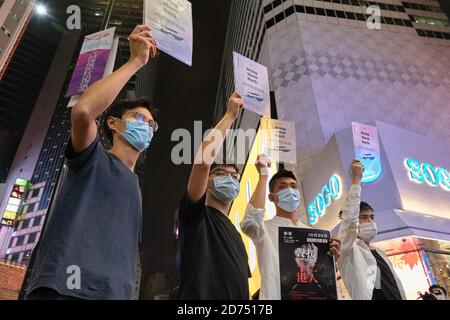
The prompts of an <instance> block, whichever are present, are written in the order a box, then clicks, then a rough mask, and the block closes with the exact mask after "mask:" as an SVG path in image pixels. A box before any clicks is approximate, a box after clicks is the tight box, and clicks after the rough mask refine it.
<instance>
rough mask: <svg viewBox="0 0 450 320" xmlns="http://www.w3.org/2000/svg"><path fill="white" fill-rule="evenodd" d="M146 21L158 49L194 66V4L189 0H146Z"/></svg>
mask: <svg viewBox="0 0 450 320" xmlns="http://www.w3.org/2000/svg"><path fill="white" fill-rule="evenodd" d="M144 21H145V24H146V25H147V26H149V27H150V28H151V29H152V31H151V33H152V35H153V37H154V38H155V40H156V43H157V45H158V49H160V50H162V51H164V52H165V53H167V54H168V55H170V56H172V57H174V58H176V59H178V60H180V61H181V62H183V63H185V64H187V65H188V66H192V52H193V37H194V32H193V26H192V4H191V3H190V2H189V1H187V0H145V1H144Z"/></svg>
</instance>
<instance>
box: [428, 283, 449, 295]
mask: <svg viewBox="0 0 450 320" xmlns="http://www.w3.org/2000/svg"><path fill="white" fill-rule="evenodd" d="M434 289H441V290H442V291H444V294H445V296H448V293H447V289H445V288H444V287H441V286H440V285H437V284H433V285H432V286H431V287H430V288H429V289H428V290H429V291H430V292H431V293H432V291H433V290H434Z"/></svg>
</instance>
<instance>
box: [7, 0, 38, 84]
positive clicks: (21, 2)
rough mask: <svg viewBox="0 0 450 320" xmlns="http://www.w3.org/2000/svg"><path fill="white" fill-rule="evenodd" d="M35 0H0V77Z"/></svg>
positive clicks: (30, 14)
mask: <svg viewBox="0 0 450 320" xmlns="http://www.w3.org/2000/svg"><path fill="white" fill-rule="evenodd" d="M35 2H36V1H35V0H3V1H0V29H1V32H0V79H2V78H3V75H4V72H5V70H6V68H7V67H8V64H9V62H10V61H11V59H12V57H13V55H14V52H15V50H16V48H17V46H18V45H19V43H20V40H21V39H22V37H23V34H24V32H25V30H26V28H27V26H28V24H29V22H30V19H31V16H32V12H33V6H34V3H35Z"/></svg>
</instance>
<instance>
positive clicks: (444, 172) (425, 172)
mask: <svg viewBox="0 0 450 320" xmlns="http://www.w3.org/2000/svg"><path fill="white" fill-rule="evenodd" d="M405 167H406V169H407V170H408V175H409V178H410V179H411V181H414V182H416V183H420V184H422V183H427V184H428V185H430V186H432V187H438V186H440V187H441V188H442V189H444V190H445V191H450V173H449V171H448V169H445V168H440V167H435V166H432V165H431V164H429V163H421V162H420V161H418V160H415V159H413V158H407V159H406V160H405Z"/></svg>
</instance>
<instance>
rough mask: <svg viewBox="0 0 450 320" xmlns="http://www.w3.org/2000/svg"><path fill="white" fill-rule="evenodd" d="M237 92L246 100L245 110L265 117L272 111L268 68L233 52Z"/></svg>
mask: <svg viewBox="0 0 450 320" xmlns="http://www.w3.org/2000/svg"><path fill="white" fill-rule="evenodd" d="M233 64H234V81H235V86H236V91H237V92H239V94H240V95H241V96H242V97H243V99H244V108H245V109H248V110H250V111H252V112H255V113H257V114H259V115H261V116H264V114H265V111H266V110H269V111H270V88H269V74H268V71H267V67H265V66H263V65H261V64H259V63H257V62H255V61H253V60H251V59H248V58H246V57H244V56H242V55H240V54H239V53H237V52H233Z"/></svg>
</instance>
